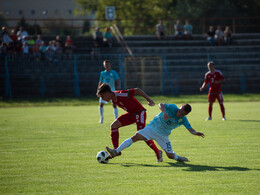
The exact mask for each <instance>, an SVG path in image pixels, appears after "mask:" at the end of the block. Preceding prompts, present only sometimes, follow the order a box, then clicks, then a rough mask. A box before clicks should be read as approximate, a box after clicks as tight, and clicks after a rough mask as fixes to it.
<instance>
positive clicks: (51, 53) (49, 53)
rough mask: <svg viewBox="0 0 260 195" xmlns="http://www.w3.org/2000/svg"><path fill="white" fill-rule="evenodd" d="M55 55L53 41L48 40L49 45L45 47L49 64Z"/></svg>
mask: <svg viewBox="0 0 260 195" xmlns="http://www.w3.org/2000/svg"><path fill="white" fill-rule="evenodd" d="M55 57H56V47H55V41H49V45H48V46H47V48H46V59H47V60H48V61H49V63H50V64H51V63H52V62H54V61H55Z"/></svg>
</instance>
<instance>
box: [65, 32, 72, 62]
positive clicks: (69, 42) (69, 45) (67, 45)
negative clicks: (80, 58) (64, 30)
mask: <svg viewBox="0 0 260 195" xmlns="http://www.w3.org/2000/svg"><path fill="white" fill-rule="evenodd" d="M65 52H66V54H67V55H68V57H69V58H70V59H71V58H72V52H73V41H72V39H71V37H70V35H68V36H67V39H66V41H65Z"/></svg>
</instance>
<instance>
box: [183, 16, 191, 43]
mask: <svg viewBox="0 0 260 195" xmlns="http://www.w3.org/2000/svg"><path fill="white" fill-rule="evenodd" d="M184 35H185V38H186V39H192V25H191V24H190V21H189V20H185V25H184Z"/></svg>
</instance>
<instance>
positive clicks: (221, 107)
mask: <svg viewBox="0 0 260 195" xmlns="http://www.w3.org/2000/svg"><path fill="white" fill-rule="evenodd" d="M217 99H218V103H219V106H220V110H221V113H222V120H224V121H225V120H226V118H225V107H224V104H223V102H224V98H223V94H222V93H220V94H218V97H217Z"/></svg>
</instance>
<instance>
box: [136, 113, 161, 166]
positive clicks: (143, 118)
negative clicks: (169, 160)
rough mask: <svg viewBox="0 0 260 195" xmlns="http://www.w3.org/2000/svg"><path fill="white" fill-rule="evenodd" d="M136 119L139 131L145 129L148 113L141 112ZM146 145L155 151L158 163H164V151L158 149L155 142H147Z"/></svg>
mask: <svg viewBox="0 0 260 195" xmlns="http://www.w3.org/2000/svg"><path fill="white" fill-rule="evenodd" d="M135 119H136V125H137V131H139V130H140V129H143V128H144V127H145V124H146V112H145V111H141V112H140V113H138V114H136V115H135ZM145 143H146V144H147V145H148V146H149V147H150V148H151V149H152V150H153V151H154V153H155V154H156V157H157V161H158V162H162V161H163V158H162V151H161V150H159V149H158V148H157V146H156V145H155V143H154V142H153V140H147V141H146V142H145Z"/></svg>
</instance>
